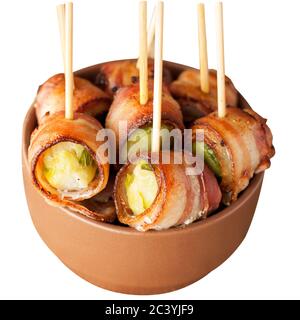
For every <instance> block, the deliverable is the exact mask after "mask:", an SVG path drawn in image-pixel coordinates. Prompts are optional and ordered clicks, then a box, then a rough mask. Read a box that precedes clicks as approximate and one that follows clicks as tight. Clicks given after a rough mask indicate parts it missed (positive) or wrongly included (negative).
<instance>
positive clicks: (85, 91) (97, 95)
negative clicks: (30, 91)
mask: <svg viewBox="0 0 300 320" xmlns="http://www.w3.org/2000/svg"><path fill="white" fill-rule="evenodd" d="M74 85H75V88H74V112H78V113H86V114H89V115H91V116H93V117H95V116H98V115H101V114H103V113H105V112H107V111H108V108H109V106H110V104H111V99H110V97H109V96H108V95H107V94H106V93H104V92H103V91H102V90H101V89H99V88H98V87H96V86H95V85H93V84H92V83H91V82H90V81H88V80H86V79H83V78H80V77H74ZM34 106H35V110H36V116H37V120H38V123H42V122H43V121H45V120H47V119H48V117H49V116H50V115H53V114H55V113H57V112H60V111H63V110H64V109H65V76H64V75H63V74H56V75H54V76H53V77H51V78H50V79H48V80H47V81H46V82H45V83H44V84H42V85H41V86H40V88H39V90H38V93H37V96H36V99H35V103H34Z"/></svg>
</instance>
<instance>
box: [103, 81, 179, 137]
mask: <svg viewBox="0 0 300 320" xmlns="http://www.w3.org/2000/svg"><path fill="white" fill-rule="evenodd" d="M139 92H140V91H139V85H133V86H130V87H126V88H122V89H120V90H119V91H118V93H117V95H116V97H115V99H114V102H113V104H112V105H111V108H110V110H109V113H108V115H107V118H106V124H105V126H106V128H109V129H112V130H113V131H114V132H115V134H116V138H117V142H118V143H119V142H121V143H122V142H123V140H124V139H127V136H126V137H120V135H119V123H120V121H124V120H126V121H127V126H128V133H129V135H130V134H131V133H132V132H133V131H134V130H135V129H137V128H139V127H141V126H143V125H146V124H147V123H151V122H152V119H153V82H149V100H148V103H147V104H146V105H141V104H140V102H139ZM162 122H165V123H167V124H170V125H172V126H174V127H175V128H179V129H183V128H184V124H183V117H182V113H181V110H180V106H179V105H178V103H177V102H176V101H175V100H174V99H173V98H172V97H171V95H170V93H169V91H168V89H167V88H166V87H164V89H163V95H162Z"/></svg>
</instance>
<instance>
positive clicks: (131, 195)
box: [125, 161, 158, 215]
mask: <svg viewBox="0 0 300 320" xmlns="http://www.w3.org/2000/svg"><path fill="white" fill-rule="evenodd" d="M125 188H126V195H127V201H128V204H129V207H130V209H131V210H132V212H133V213H134V214H135V215H139V214H141V213H143V212H144V211H145V210H146V209H148V208H149V207H151V205H152V203H153V201H154V200H155V198H156V195H157V192H158V184H157V181H156V177H155V174H154V172H153V169H152V168H151V166H150V165H149V164H148V163H147V162H146V161H140V162H139V163H138V164H137V165H136V166H135V168H134V170H133V172H132V174H127V177H126V180H125Z"/></svg>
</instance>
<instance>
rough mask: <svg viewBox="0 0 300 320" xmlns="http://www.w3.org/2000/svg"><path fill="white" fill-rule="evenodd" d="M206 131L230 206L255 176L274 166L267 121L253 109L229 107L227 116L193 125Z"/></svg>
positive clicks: (205, 134) (206, 119) (214, 115)
mask: <svg viewBox="0 0 300 320" xmlns="http://www.w3.org/2000/svg"><path fill="white" fill-rule="evenodd" d="M192 129H193V133H194V134H195V132H196V129H201V130H204V141H205V143H206V144H207V145H208V147H209V148H210V149H212V150H213V152H214V154H215V156H216V158H217V159H218V161H219V163H220V166H221V178H222V182H221V189H222V192H223V202H224V203H225V204H226V205H229V204H230V203H232V202H234V201H236V200H237V197H238V194H239V193H240V192H241V191H243V190H244V189H245V188H246V187H247V186H248V184H249V181H250V179H251V178H252V177H253V175H254V174H255V173H259V172H262V171H263V170H265V169H267V168H269V167H270V164H271V163H270V159H271V158H272V157H273V156H274V154H275V150H274V147H273V145H272V140H273V137H272V133H271V131H270V129H269V127H268V126H267V124H266V120H265V119H263V118H262V117H261V116H259V115H258V114H257V113H256V112H254V111H253V110H252V109H250V108H249V109H248V108H247V109H243V110H242V109H239V108H235V107H228V108H227V109H226V116H225V117H224V118H219V117H218V115H217V112H214V113H211V114H210V115H208V116H206V117H203V118H200V119H198V120H196V121H195V123H194V125H193V126H192Z"/></svg>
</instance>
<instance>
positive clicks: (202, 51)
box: [198, 3, 210, 93]
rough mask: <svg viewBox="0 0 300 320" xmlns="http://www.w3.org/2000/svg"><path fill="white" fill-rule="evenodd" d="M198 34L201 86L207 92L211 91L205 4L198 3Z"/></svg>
mask: <svg viewBox="0 0 300 320" xmlns="http://www.w3.org/2000/svg"><path fill="white" fill-rule="evenodd" d="M198 35H199V58H200V87H201V90H202V91H203V92H205V93H209V90H210V85H209V70H208V57H207V39H206V25H205V6H204V4H203V3H200V4H199V5H198Z"/></svg>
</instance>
